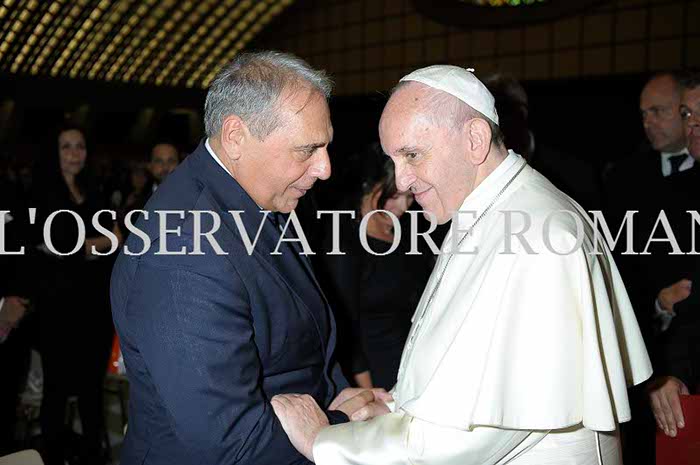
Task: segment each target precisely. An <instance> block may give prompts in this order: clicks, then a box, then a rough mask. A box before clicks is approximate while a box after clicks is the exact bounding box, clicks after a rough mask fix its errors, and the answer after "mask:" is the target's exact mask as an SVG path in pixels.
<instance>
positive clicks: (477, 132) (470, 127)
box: [465, 118, 493, 165]
mask: <svg viewBox="0 0 700 465" xmlns="http://www.w3.org/2000/svg"><path fill="white" fill-rule="evenodd" d="M465 130H466V131H467V140H468V141H469V153H468V157H469V161H470V162H471V163H472V164H473V165H481V164H482V163H484V162H485V161H486V157H487V155H488V154H489V151H490V149H491V137H492V136H493V134H492V133H491V126H489V123H487V122H486V121H485V120H483V119H481V118H472V119H470V120H469V121H467V124H466V125H465Z"/></svg>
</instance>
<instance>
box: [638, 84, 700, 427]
mask: <svg viewBox="0 0 700 465" xmlns="http://www.w3.org/2000/svg"><path fill="white" fill-rule="evenodd" d="M680 114H681V116H682V117H683V121H684V127H685V133H686V137H687V143H688V150H689V152H690V154H691V155H692V156H693V157H694V158H695V159H696V160H700V73H695V74H693V75H689V76H687V77H686V79H685V80H684V81H683V94H682V98H681V106H680ZM678 176H679V179H678V182H682V183H685V184H687V185H688V186H689V188H688V190H689V193H690V195H689V201H690V202H689V203H690V204H691V206H689V208H688V209H689V210H694V211H698V203H700V202H698V199H700V171H699V170H697V169H696V168H694V169H691V170H688V171H686V172H684V173H681V174H680V175H678ZM694 245H695V248H694V250H697V249H698V246H700V244H698V243H696V244H694ZM693 260H694V262H695V269H694V270H690V272H687V273H686V274H685V276H683V279H681V280H679V281H677V282H675V283H673V284H671V285H670V286H668V287H665V288H664V289H662V290H661V292H659V294H658V297H657V301H656V305H657V306H658V307H659V308H660V309H661V310H662V311H664V312H667V313H669V314H670V315H672V320H671V322H670V324H669V327H668V329H667V330H666V331H664V333H663V335H662V341H661V344H660V357H659V360H660V363H659V364H658V367H657V378H656V381H655V383H654V384H653V385H652V387H651V389H650V392H649V397H650V402H651V406H652V409H653V411H654V417H655V418H656V422H657V425H658V426H659V428H660V429H661V430H663V431H664V432H665V433H666V434H667V435H669V436H676V434H677V431H678V428H683V427H684V426H685V425H684V418H683V412H682V410H681V405H680V397H679V396H680V395H685V394H690V393H699V392H700V337H698V336H699V335H700V292H698V290H697V289H696V288H697V286H698V285H700V260H698V257H697V256H694V257H693Z"/></svg>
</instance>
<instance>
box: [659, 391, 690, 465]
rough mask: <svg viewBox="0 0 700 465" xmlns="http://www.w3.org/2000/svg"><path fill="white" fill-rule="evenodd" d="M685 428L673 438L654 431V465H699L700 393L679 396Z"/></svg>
mask: <svg viewBox="0 0 700 465" xmlns="http://www.w3.org/2000/svg"><path fill="white" fill-rule="evenodd" d="M681 406H682V408H683V418H684V419H685V428H683V429H679V430H678V435H677V436H676V437H675V438H671V437H668V436H666V435H665V434H664V433H663V432H662V431H660V430H657V431H656V465H700V395H697V396H681Z"/></svg>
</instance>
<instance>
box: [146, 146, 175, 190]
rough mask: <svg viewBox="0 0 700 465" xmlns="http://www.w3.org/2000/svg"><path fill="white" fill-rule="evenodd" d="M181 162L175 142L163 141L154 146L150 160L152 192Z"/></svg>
mask: <svg viewBox="0 0 700 465" xmlns="http://www.w3.org/2000/svg"><path fill="white" fill-rule="evenodd" d="M179 163H180V154H179V152H178V150H177V148H176V147H175V146H174V145H173V144H170V143H167V142H162V143H158V144H156V145H154V146H153V148H152V149H151V159H150V161H149V162H148V172H149V173H150V174H151V177H152V185H151V192H155V191H156V189H158V186H160V185H161V184H162V183H163V181H165V178H166V177H168V175H169V174H170V173H172V172H173V171H175V168H177V165H178V164H179Z"/></svg>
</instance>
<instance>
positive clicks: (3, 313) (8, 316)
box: [0, 295, 29, 328]
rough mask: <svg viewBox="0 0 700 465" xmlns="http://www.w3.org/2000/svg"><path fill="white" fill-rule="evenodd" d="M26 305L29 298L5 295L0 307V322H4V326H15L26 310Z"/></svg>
mask: <svg viewBox="0 0 700 465" xmlns="http://www.w3.org/2000/svg"><path fill="white" fill-rule="evenodd" d="M28 305H29V300H27V299H23V298H21V297H17V296H15V295H13V296H9V297H5V301H4V302H3V304H2V308H1V309H0V324H3V323H4V325H5V326H9V327H10V328H16V327H17V325H18V324H19V321H20V320H21V319H22V318H23V317H24V314H25V313H26V312H27V306H28Z"/></svg>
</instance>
